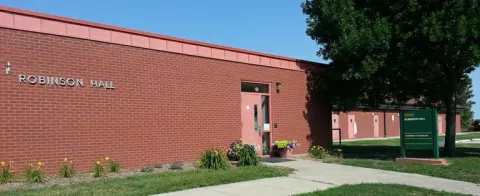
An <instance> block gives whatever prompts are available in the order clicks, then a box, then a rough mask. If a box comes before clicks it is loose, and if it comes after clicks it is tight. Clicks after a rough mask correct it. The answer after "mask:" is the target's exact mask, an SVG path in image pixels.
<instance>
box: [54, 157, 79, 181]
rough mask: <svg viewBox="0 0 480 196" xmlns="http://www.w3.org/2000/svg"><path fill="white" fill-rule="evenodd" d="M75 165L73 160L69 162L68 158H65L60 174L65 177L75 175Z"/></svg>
mask: <svg viewBox="0 0 480 196" xmlns="http://www.w3.org/2000/svg"><path fill="white" fill-rule="evenodd" d="M73 165H74V164H73V161H70V162H68V159H67V158H64V159H63V162H62V164H61V165H60V169H59V172H58V173H59V174H60V176H62V177H64V178H70V177H73V176H74V175H75V169H74V168H73Z"/></svg>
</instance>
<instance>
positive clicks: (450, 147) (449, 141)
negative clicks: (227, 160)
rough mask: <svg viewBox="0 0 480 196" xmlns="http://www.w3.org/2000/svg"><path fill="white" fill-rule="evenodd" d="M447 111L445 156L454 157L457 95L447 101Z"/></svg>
mask: <svg viewBox="0 0 480 196" xmlns="http://www.w3.org/2000/svg"><path fill="white" fill-rule="evenodd" d="M445 107H446V108H445V109H446V112H447V113H446V119H445V120H446V121H447V122H446V124H447V126H446V135H445V147H444V152H445V156H449V157H451V156H453V155H454V154H455V135H456V130H455V119H456V108H457V107H456V105H455V95H451V96H449V97H448V98H447V100H445Z"/></svg>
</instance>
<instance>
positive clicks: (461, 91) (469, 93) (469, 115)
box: [457, 77, 475, 130]
mask: <svg viewBox="0 0 480 196" xmlns="http://www.w3.org/2000/svg"><path fill="white" fill-rule="evenodd" d="M459 86H460V87H459V88H458V91H457V105H458V106H462V107H464V108H465V111H464V112H463V113H462V118H461V123H462V130H469V129H471V128H472V124H473V111H472V107H473V105H474V104H475V102H474V101H472V100H471V99H472V98H473V90H472V79H471V78H470V77H465V78H463V79H462V80H461V82H460V85H459Z"/></svg>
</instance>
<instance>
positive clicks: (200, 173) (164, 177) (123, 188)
mask: <svg viewBox="0 0 480 196" xmlns="http://www.w3.org/2000/svg"><path fill="white" fill-rule="evenodd" d="M291 172H292V169H289V168H283V167H267V166H258V167H237V168H231V169H228V170H218V171H208V170H192V171H171V172H165V173H159V174H145V175H140V176H135V177H128V178H123V179H120V178H118V179H105V180H102V181H97V182H88V183H79V184H74V185H69V186H62V187H59V186H57V187H48V188H40V189H21V190H13V191H7V192H0V195H3V196H8V195H19V196H20V195H21V196H28V195H35V196H43V195H45V196H47V195H48V196H50V195H52V196H53V195H151V194H158V193H166V192H173V191H180V190H184V189H191V188H198V187H204V186H211V185H218V184H227V183H233V182H240V181H247V180H255V179H260V178H271V177H278V176H287V175H288V174H289V173H291Z"/></svg>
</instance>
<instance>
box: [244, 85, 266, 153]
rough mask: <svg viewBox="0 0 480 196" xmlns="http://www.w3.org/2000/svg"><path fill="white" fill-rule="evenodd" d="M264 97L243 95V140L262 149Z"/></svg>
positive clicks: (249, 94) (250, 94)
mask: <svg viewBox="0 0 480 196" xmlns="http://www.w3.org/2000/svg"><path fill="white" fill-rule="evenodd" d="M262 127H263V122H262V95H259V94H252V93H242V139H243V141H244V142H246V143H253V144H257V145H258V147H259V149H260V150H259V151H258V153H259V154H261V152H262V151H263V149H262Z"/></svg>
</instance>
